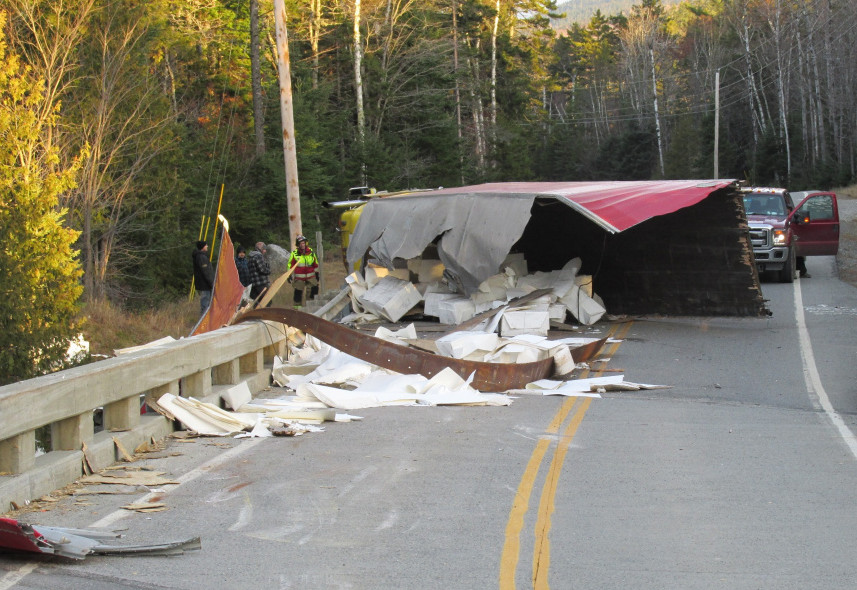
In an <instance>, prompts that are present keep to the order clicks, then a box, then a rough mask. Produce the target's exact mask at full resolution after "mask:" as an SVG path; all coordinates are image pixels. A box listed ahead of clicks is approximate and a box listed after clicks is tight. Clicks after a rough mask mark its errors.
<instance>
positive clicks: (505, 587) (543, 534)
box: [500, 322, 632, 590]
mask: <svg viewBox="0 0 857 590" xmlns="http://www.w3.org/2000/svg"><path fill="white" fill-rule="evenodd" d="M631 323H632V322H626V323H624V324H617V325H615V326H613V327H612V328H611V329H610V331H609V332H608V336H609V337H610V338H611V339H615V340H617V341H616V342H613V343H612V345H611V346H610V347H609V348H608V350H607V351H606V354H607V356H612V355H613V354H614V353H615V352H616V350H617V349H618V348H619V344H620V343H621V342H620V341H621V340H622V339H623V338H624V337H625V335H626V334H627V333H628V331H629V330H630V329H631ZM597 374H598V373H597ZM591 403H592V398H590V397H577V398H574V397H570V398H566V399H565V400H564V401H563V403H562V406H560V408H559V410H557V413H556V414H555V415H554V417H553V419H552V420H551V421H550V424H548V427H547V428H546V429H545V434H544V436H542V437H541V438H539V442H538V443H537V444H536V448H535V449H533V454H532V455H531V456H530V460H529V461H528V462H527V467H526V469H524V474H523V475H522V476H521V483H519V484H518V490H517V492H516V493H515V499H514V501H513V502H512V510H511V511H510V512H509V520H508V522H507V523H506V541H505V543H504V545H503V554H502V556H501V557H500V588H501V590H513V589H514V588H515V573H516V571H517V569H518V560H519V558H520V552H521V531H522V530H523V528H524V517H525V516H526V514H527V511H528V510H529V506H530V497H531V496H532V493H533V488H534V487H535V483H536V478H537V477H538V474H539V471H540V470H541V466H542V462H543V461H544V458H545V455H546V454H547V452H548V449H549V448H550V445H551V440H552V439H553V438H555V437H554V436H553V435H555V434H556V433H557V432H559V430H560V427H562V425H563V424H564V423H565V421H566V419H567V418H568V415H569V414H571V410H572V409H573V408H576V409H575V411H574V414H573V415H572V416H571V420H569V422H568V424H567V425H566V427H565V429H564V430H563V432H562V435H561V436H560V437H559V440H558V441H557V445H556V448H555V449H554V453H553V458H552V459H551V462H550V466H549V467H548V471H547V474H546V475H545V480H544V484H543V485H542V491H541V499H540V500H539V509H538V514H537V516H536V524H535V527H534V535H535V544H534V548H533V572H532V582H533V585H532V587H533V588H537V589H541V590H546V589H547V588H549V586H548V571H549V566H550V529H551V516H552V515H553V512H554V499H555V498H556V490H557V486H558V483H559V476H560V473H561V472H562V465H563V463H564V462H565V456H566V454H567V453H568V448H569V447H570V446H571V441H572V439H573V438H574V435H575V433H577V428H578V427H579V426H580V423H581V422H582V421H583V417H584V416H585V415H586V410H588V409H589V406H590V404H591Z"/></svg>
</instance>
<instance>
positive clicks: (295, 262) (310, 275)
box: [289, 235, 318, 308]
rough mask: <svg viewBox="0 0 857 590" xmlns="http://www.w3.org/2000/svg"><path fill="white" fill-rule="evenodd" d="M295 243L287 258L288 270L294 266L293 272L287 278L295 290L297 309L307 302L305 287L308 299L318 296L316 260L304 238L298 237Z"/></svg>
mask: <svg viewBox="0 0 857 590" xmlns="http://www.w3.org/2000/svg"><path fill="white" fill-rule="evenodd" d="M295 243H296V244H297V247H296V248H295V249H294V250H293V251H292V255H291V256H289V268H291V267H293V266H294V267H295V270H294V272H293V273H292V276H290V277H289V282H290V283H292V286H293V287H294V288H295V308H299V307H301V306H302V305H304V304H305V303H306V301H307V299H306V290H307V287H309V299H312V298H313V297H315V296H316V295H318V258H317V257H316V255H315V252H313V251H312V248H310V247H309V245H308V244H307V241H306V238H305V237H303V236H300V235H299V236H298V237H297V239H296V240H295Z"/></svg>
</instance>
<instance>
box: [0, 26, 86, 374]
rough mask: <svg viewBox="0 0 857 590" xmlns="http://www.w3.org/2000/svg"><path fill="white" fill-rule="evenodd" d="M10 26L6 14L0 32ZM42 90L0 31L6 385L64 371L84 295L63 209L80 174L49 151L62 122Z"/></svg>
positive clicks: (1, 351)
mask: <svg viewBox="0 0 857 590" xmlns="http://www.w3.org/2000/svg"><path fill="white" fill-rule="evenodd" d="M5 20H6V18H5V15H4V14H3V13H0V32H2V31H4V30H5ZM42 87H43V85H42V84H40V83H39V81H37V80H35V79H34V78H33V77H32V76H31V75H30V72H29V70H28V69H27V68H26V67H24V66H23V65H22V64H21V63H20V61H19V59H18V57H17V56H16V55H14V54H11V53H9V52H8V51H7V47H6V41H5V37H3V36H2V33H0V137H2V138H3V141H2V142H0V277H2V280H0V384H6V383H11V382H13V381H17V380H20V379H26V378H29V377H33V376H35V375H39V374H42V373H45V372H48V371H50V370H51V369H53V368H56V367H57V366H59V364H60V363H61V362H62V359H63V357H64V355H65V352H66V350H67V348H68V343H69V339H70V338H71V337H72V336H73V335H74V334H75V328H76V327H75V325H74V324H75V316H76V314H77V311H78V307H77V302H78V299H79V297H80V294H81V291H82V286H81V285H80V281H79V279H80V276H81V274H82V271H81V269H80V264H79V262H78V260H77V253H76V252H75V251H74V250H73V249H72V245H73V244H74V241H75V240H76V239H77V235H78V233H77V232H75V231H73V230H71V229H68V228H67V227H65V226H64V225H63V220H64V217H65V214H66V211H65V210H63V209H60V208H59V206H58V202H59V196H60V195H61V194H62V193H63V192H64V191H67V190H68V189H69V188H71V187H72V186H73V177H74V173H75V170H74V169H68V170H60V169H58V161H59V158H58V157H57V154H56V152H55V151H54V150H52V149H50V148H47V147H46V145H45V141H44V140H45V137H46V136H47V134H49V133H50V132H51V131H52V126H53V124H54V123H55V116H54V117H49V118H48V119H47V120H45V119H42V118H40V117H39V116H38V114H39V113H40V112H42V111H40V109H39V107H40V106H41V105H42V104H43V101H44V97H43V93H42ZM50 112H52V113H54V114H55V113H56V109H51V110H50Z"/></svg>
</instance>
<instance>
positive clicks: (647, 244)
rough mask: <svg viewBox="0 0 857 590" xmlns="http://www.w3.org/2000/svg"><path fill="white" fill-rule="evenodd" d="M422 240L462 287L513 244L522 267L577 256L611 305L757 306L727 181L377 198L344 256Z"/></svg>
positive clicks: (737, 205)
mask: <svg viewBox="0 0 857 590" xmlns="http://www.w3.org/2000/svg"><path fill="white" fill-rule="evenodd" d="M432 245H434V246H435V247H436V248H437V257H438V258H439V259H440V261H441V262H442V263H443V266H444V268H445V269H446V271H448V273H449V274H450V275H452V276H453V277H455V279H456V280H457V282H459V283H460V286H461V287H462V288H463V290H464V291H465V293H467V294H468V295H470V294H472V293H474V292H475V291H476V290H477V289H478V287H479V285H480V283H482V281H484V280H486V279H488V278H489V277H491V276H492V275H494V274H496V273H497V272H498V270H499V268H500V266H501V265H502V264H503V262H504V260H505V259H506V256H507V255H508V254H509V253H510V252H521V253H524V254H525V255H526V260H527V262H528V264H530V270H533V269H535V270H544V271H548V270H553V269H556V268H561V267H562V265H563V264H564V263H565V262H567V261H568V260H570V259H572V258H575V257H581V258H582V259H583V262H584V266H585V268H584V273H585V274H592V275H596V276H595V281H596V283H597V284H598V285H600V287H599V294H600V295H601V296H602V297H603V298H604V299H605V302H606V303H607V309H609V310H610V311H611V313H620V314H621V313H625V314H637V313H668V314H675V315H697V314H704V315H709V314H710V315H739V316H746V315H751V316H754V315H755V316H758V315H764V314H765V312H766V311H767V310H766V309H765V305H764V300H763V298H762V296H761V288H760V285H759V278H758V273H757V272H756V270H755V266H754V264H753V259H752V247H751V245H750V243H749V232H748V230H747V226H746V217H745V216H744V214H743V205H742V204H741V200H740V193H739V191H738V184H737V182H736V181H734V180H728V179H727V180H664V181H614V182H533V183H529V182H514V183H492V184H482V185H475V186H466V187H459V188H447V189H439V190H434V191H415V192H411V193H408V192H405V193H397V194H395V195H392V196H389V197H375V198H373V199H371V200H370V201H369V202H368V203H367V204H366V205H365V206H364V208H363V210H362V213H361V215H360V220H359V222H358V224H357V227H356V228H355V231H354V234H353V235H352V236H351V238H350V242H349V246H348V251H347V259H348V263H349V264H350V265H353V264H354V263H356V262H357V261H358V260H360V259H361V258H362V259H363V260H364V261H366V260H372V259H374V260H377V261H378V262H380V263H381V264H383V265H385V266H387V267H388V268H394V267H395V264H396V261H397V259H402V260H409V259H412V258H416V257H419V256H421V255H423V253H424V252H425V251H427V248H429V247H430V246H432ZM586 266H588V267H589V268H586ZM605 287H606V288H605Z"/></svg>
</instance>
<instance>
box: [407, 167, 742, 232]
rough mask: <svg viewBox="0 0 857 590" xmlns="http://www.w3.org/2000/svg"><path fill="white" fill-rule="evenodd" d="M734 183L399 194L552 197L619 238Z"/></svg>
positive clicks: (550, 185) (533, 185)
mask: <svg viewBox="0 0 857 590" xmlns="http://www.w3.org/2000/svg"><path fill="white" fill-rule="evenodd" d="M734 182H735V180H732V179H726V180H655V181H653V180H640V181H634V180H629V181H604V182H495V183H486V184H477V185H472V186H464V187H456V188H444V189H438V190H433V191H426V192H424V193H423V192H419V193H400V195H401V196H404V195H407V194H412V195H414V194H423V195H425V196H431V195H463V194H470V195H473V194H493V195H499V194H509V195H511V194H516V195H524V194H529V195H535V197H537V198H538V197H542V198H544V197H554V198H556V199H557V200H560V201H562V202H564V203H565V204H567V205H568V206H569V207H572V208H573V209H575V210H576V211H578V212H579V213H581V214H582V215H585V216H586V217H588V218H589V219H591V220H592V221H593V222H595V223H597V224H598V225H600V226H601V227H603V228H604V229H606V230H607V231H610V232H613V233H617V232H621V231H624V230H626V229H628V228H630V227H633V226H635V225H637V224H638V223H642V222H643V221H646V220H647V219H651V218H652V217H657V216H659V215H667V214H669V213H674V212H675V211H678V210H679V209H682V208H684V207H690V206H691V205H695V204H696V203H698V202H700V201H702V200H703V199H705V198H706V197H708V195H710V194H711V193H713V192H714V191H716V190H718V189H721V188H723V187H726V186H729V185H730V184H732V183H734Z"/></svg>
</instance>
